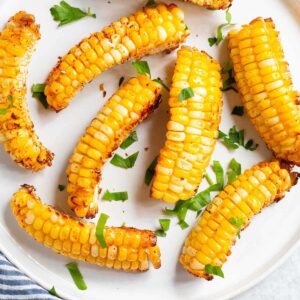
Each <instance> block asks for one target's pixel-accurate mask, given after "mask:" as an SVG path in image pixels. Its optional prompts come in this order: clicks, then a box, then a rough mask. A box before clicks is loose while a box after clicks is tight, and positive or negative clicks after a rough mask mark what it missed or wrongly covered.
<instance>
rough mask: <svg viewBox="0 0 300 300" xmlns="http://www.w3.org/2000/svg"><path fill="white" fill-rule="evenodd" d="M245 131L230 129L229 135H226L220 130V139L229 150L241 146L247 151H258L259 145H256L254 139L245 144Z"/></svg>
mask: <svg viewBox="0 0 300 300" xmlns="http://www.w3.org/2000/svg"><path fill="white" fill-rule="evenodd" d="M244 135H245V131H244V129H241V130H239V131H238V130H237V129H236V127H235V126H233V127H231V128H230V129H229V133H228V134H226V133H224V132H223V131H221V130H219V137H218V138H219V139H221V140H222V141H223V143H224V144H225V146H226V147H227V148H228V149H237V148H239V147H240V146H242V147H244V148H245V149H247V150H250V151H254V150H256V149H257V147H258V144H255V143H254V141H253V140H252V139H250V140H249V141H247V143H246V144H245V137H244Z"/></svg>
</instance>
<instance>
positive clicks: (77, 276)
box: [66, 262, 87, 290]
mask: <svg viewBox="0 0 300 300" xmlns="http://www.w3.org/2000/svg"><path fill="white" fill-rule="evenodd" d="M66 267H67V269H68V270H69V272H70V274H71V276H72V278H73V281H74V283H75V284H76V286H77V287H78V289H80V290H86V289H87V286H86V283H85V282H84V279H83V276H82V274H81V272H80V270H79V269H78V266H77V263H76V262H70V263H68V264H66Z"/></svg>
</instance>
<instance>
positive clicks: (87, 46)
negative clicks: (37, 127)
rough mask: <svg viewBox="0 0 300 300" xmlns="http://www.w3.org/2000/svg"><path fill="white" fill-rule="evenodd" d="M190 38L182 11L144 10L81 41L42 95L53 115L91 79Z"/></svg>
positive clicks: (162, 6) (62, 61)
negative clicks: (133, 59)
mask: <svg viewBox="0 0 300 300" xmlns="http://www.w3.org/2000/svg"><path fill="white" fill-rule="evenodd" d="M188 35H189V31H188V29H187V27H186V25H185V23H184V14H183V11H182V10H181V9H180V8H178V7H177V6H176V5H175V4H169V5H165V4H159V5H157V6H156V7H144V8H143V9H142V10H139V11H137V12H136V13H135V14H134V15H132V16H129V17H123V18H121V19H120V20H118V21H116V22H114V23H112V25H110V26H108V27H105V28H104V29H103V31H102V32H96V33H94V34H92V35H91V36H90V37H89V38H85V39H83V40H82V41H81V42H80V43H79V44H78V45H76V46H75V47H73V48H72V49H71V50H70V51H69V53H68V54H66V55H65V56H64V57H63V58H62V59H60V61H59V62H58V64H57V66H56V67H55V68H54V69H53V70H52V72H51V73H50V75H49V77H48V80H47V84H46V88H45V94H46V96H47V101H48V103H49V105H51V106H52V107H53V108H54V109H55V110H56V111H59V110H61V109H63V108H65V107H66V106H67V105H68V104H69V102H70V101H71V99H72V97H73V96H74V95H75V94H76V93H77V92H78V91H79V90H80V89H82V88H83V87H84V85H86V84H87V83H88V82H90V81H91V80H92V79H93V78H95V77H96V76H98V75H100V74H101V73H102V72H104V71H105V70H107V69H109V68H111V67H113V66H114V65H116V64H122V63H124V62H126V61H128V60H130V59H132V58H136V59H140V58H142V57H143V56H145V55H149V54H154V53H158V52H161V51H164V50H172V49H174V48H176V47H177V46H178V45H179V44H180V43H182V42H183V41H184V40H185V38H186V37H187V36H188Z"/></svg>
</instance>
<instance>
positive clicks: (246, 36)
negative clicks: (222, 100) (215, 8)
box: [228, 18, 300, 165]
mask: <svg viewBox="0 0 300 300" xmlns="http://www.w3.org/2000/svg"><path fill="white" fill-rule="evenodd" d="M228 36H229V49H230V56H231V59H232V61H233V67H234V73H235V80H236V82H237V86H238V88H239V92H240V94H241V96H242V99H243V102H244V106H245V109H246V111H247V113H248V115H249V117H250V119H251V121H252V123H253V124H254V126H255V128H256V130H257V131H258V132H259V134H260V136H261V137H262V139H263V140H264V141H265V142H266V144H267V145H268V147H269V148H270V149H271V150H272V151H273V152H274V154H275V156H277V157H278V158H281V159H284V160H286V161H290V162H293V163H295V164H297V165H300V114H299V110H298V107H297V93H296V92H295V91H293V86H292V79H291V76H290V73H289V70H288V63H287V62H286V61H285V60H284V54H283V50H282V47H281V45H280V41H279V39H278V32H277V31H276V30H275V25H274V23H273V21H272V20H271V19H266V20H263V19H262V18H258V19H255V20H253V21H252V22H251V23H250V24H249V25H244V26H243V27H242V29H241V30H234V31H231V32H230V33H229V35H228Z"/></svg>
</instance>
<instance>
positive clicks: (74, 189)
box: [67, 75, 161, 218]
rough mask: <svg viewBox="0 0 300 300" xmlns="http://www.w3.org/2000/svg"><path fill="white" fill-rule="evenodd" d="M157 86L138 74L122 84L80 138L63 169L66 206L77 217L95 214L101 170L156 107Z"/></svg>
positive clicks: (157, 98)
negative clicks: (65, 176) (66, 165)
mask: <svg viewBox="0 0 300 300" xmlns="http://www.w3.org/2000/svg"><path fill="white" fill-rule="evenodd" d="M160 92H161V85H160V84H159V83H157V82H154V81H152V80H151V79H150V78H149V77H147V76H144V75H138V77H136V78H131V79H130V80H129V81H128V82H126V83H125V84H123V85H122V86H121V87H120V88H119V90H118V91H117V92H116V93H115V94H114V95H113V96H112V97H111V98H110V99H109V100H108V101H107V103H106V104H105V105H104V107H103V108H102V109H101V110H100V111H99V112H98V114H97V116H96V118H95V119H94V120H93V121H92V123H91V125H90V126H89V127H88V128H87V129H86V132H85V134H84V136H83V137H82V138H81V139H80V141H79V143H78V145H77V146H76V148H75V150H74V153H73V155H72V156H71V158H70V164H69V167H68V169H67V175H68V181H69V183H68V186H67V191H68V192H69V197H68V204H69V206H70V207H71V209H72V210H73V211H74V212H75V213H76V215H77V216H78V217H86V218H92V217H94V216H95V214H96V213H97V211H98V203H97V198H98V194H99V183H100V178H101V169H102V167H103V165H104V163H105V162H106V160H107V159H108V158H109V157H110V156H111V155H112V153H113V151H114V150H116V148H118V147H119V145H120V144H121V143H122V142H123V140H124V139H125V138H126V137H127V135H128V134H129V132H130V131H131V130H132V129H133V128H134V127H135V126H137V125H138V124H139V123H140V122H142V121H143V120H144V119H145V118H146V117H147V116H148V115H149V114H150V113H151V112H152V111H153V110H154V109H155V108H156V107H157V106H158V104H159V101H160Z"/></svg>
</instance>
